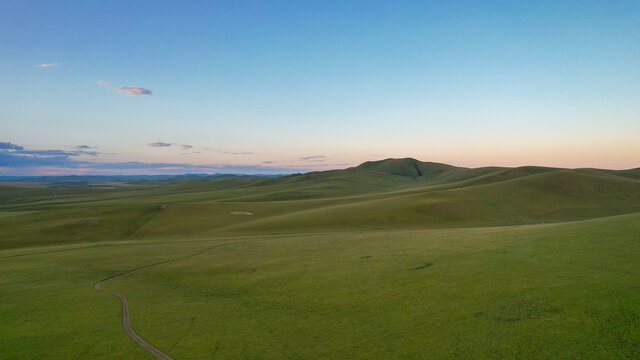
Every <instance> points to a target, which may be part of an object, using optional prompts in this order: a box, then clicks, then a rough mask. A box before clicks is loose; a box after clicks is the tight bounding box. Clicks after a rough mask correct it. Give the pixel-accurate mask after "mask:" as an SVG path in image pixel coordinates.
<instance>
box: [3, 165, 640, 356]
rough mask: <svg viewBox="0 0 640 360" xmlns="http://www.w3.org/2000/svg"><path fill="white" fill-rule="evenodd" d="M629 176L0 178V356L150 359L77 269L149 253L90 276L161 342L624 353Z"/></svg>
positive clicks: (389, 171)
mask: <svg viewBox="0 0 640 360" xmlns="http://www.w3.org/2000/svg"><path fill="white" fill-rule="evenodd" d="M639 175H640V172H639V171H638V170H637V169H635V170H627V171H604V170H596V169H578V170H566V169H551V168H537V167H525V168H516V169H511V168H495V167H492V168H481V169H465V168H456V167H451V166H448V165H443V164H433V163H420V162H417V161H415V160H412V159H399V160H386V161H381V162H370V163H365V164H363V165H361V166H360V167H357V168H351V169H347V170H340V171H330V172H318V173H311V174H303V175H291V176H286V177H280V178H266V179H265V178H222V179H207V178H202V179H195V180H194V179H188V180H181V181H175V182H171V181H166V180H163V182H162V183H158V184H155V183H149V184H144V185H132V186H118V187H115V188H112V189H107V188H58V187H38V188H36V187H30V188H20V187H13V186H5V187H0V274H2V276H1V277H0V314H1V315H2V319H1V321H0V339H2V341H0V358H2V359H43V358H51V359H106V358H116V359H123V358H126V359H150V358H152V356H151V355H150V354H149V353H147V352H146V351H145V350H143V349H142V348H140V347H139V346H138V345H137V344H135V343H134V342H133V341H132V340H131V339H130V338H129V337H127V335H126V334H125V332H124V331H123V330H122V327H121V325H120V303H119V299H118V298H117V297H115V296H111V295H109V294H106V293H103V292H99V291H96V290H95V289H94V288H93V284H94V283H95V282H97V281H99V280H102V279H105V278H108V277H109V276H113V275H116V274H120V273H123V272H126V271H130V270H133V269H136V268H140V267H143V266H147V265H153V264H158V263H160V264H159V265H157V266H151V267H149V268H146V269H144V270H142V271H138V272H135V273H133V274H130V275H127V276H123V277H120V278H116V279H113V280H108V281H106V282H104V283H103V285H102V286H103V287H104V288H107V289H110V290H113V291H117V292H119V293H122V294H124V295H126V297H127V299H128V302H129V309H130V312H131V323H132V326H133V328H134V329H135V330H136V332H137V333H138V334H139V335H141V336H142V337H143V338H144V339H146V340H147V341H148V342H150V343H152V344H153V345H154V346H156V347H157V348H159V349H161V350H162V351H163V352H165V353H167V354H168V355H170V356H172V357H173V358H175V359H212V358H213V359H485V358H486V359H550V358H553V359H637V358H640V266H638V265H640V255H639V254H640V176H639ZM246 213H251V215H248V214H246ZM194 254H198V255H195V256H192V255H194Z"/></svg>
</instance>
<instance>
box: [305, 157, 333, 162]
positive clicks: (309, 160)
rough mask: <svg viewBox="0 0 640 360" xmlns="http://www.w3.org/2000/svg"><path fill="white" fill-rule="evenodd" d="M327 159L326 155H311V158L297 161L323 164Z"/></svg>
mask: <svg viewBox="0 0 640 360" xmlns="http://www.w3.org/2000/svg"><path fill="white" fill-rule="evenodd" d="M328 159H329V158H328V157H327V156H326V155H312V156H304V157H301V158H300V159H299V160H300V161H307V162H323V161H327V160H328Z"/></svg>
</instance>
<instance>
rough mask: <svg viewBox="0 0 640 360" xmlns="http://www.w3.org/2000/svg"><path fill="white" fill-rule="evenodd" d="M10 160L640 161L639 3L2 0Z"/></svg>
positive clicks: (127, 170) (244, 166)
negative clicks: (408, 158) (403, 159)
mask: <svg viewBox="0 0 640 360" xmlns="http://www.w3.org/2000/svg"><path fill="white" fill-rule="evenodd" d="M0 80H1V81H0V175H64V174H80V175H81V174H181V173H220V172H223V173H261V174H279V173H290V172H298V171H311V170H324V169H334V168H345V167H349V166H355V165H357V164H359V163H362V162H364V161H370V160H379V159H383V158H390V157H393V158H402V157H413V158H416V159H419V160H422V161H434V162H442V163H448V164H452V165H457V166H466V167H480V166H496V165H497V166H522V165H542V166H558V167H570V168H577V167H597V168H609V169H624V168H635V167H640V1H638V0H601V1H590V0H582V1H563V0H554V1H546V0H542V1H481V2H480V1H455V0H451V1H415V0H412V1H374V0H368V1H355V0H354V1H351V0H347V1H344V0H342V1H330V0H322V1H313V0H305V1H277V0H268V1H265V0H259V1H242V0H233V1H157V0H155V1H134V2H132V1H29V0H21V1H9V0H0Z"/></svg>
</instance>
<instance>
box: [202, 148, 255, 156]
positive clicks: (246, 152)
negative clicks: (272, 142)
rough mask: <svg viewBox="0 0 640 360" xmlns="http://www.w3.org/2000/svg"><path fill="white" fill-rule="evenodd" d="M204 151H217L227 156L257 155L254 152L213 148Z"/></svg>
mask: <svg viewBox="0 0 640 360" xmlns="http://www.w3.org/2000/svg"><path fill="white" fill-rule="evenodd" d="M203 150H207V151H215V152H218V153H220V154H225V155H255V153H254V152H252V151H229V150H221V149H211V148H204V149H203Z"/></svg>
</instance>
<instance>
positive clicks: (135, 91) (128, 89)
mask: <svg viewBox="0 0 640 360" xmlns="http://www.w3.org/2000/svg"><path fill="white" fill-rule="evenodd" d="M116 91H117V92H118V93H120V94H125V95H129V96H138V95H151V94H152V92H151V90H149V89H145V88H141V87H134V86H119V87H118V88H116Z"/></svg>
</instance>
